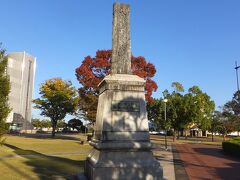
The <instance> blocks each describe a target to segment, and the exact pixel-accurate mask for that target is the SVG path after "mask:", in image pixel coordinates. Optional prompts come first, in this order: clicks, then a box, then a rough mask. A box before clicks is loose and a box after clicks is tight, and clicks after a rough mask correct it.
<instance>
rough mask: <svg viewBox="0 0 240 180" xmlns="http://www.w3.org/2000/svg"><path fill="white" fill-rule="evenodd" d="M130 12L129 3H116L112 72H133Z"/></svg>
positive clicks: (114, 10) (114, 8) (114, 7)
mask: <svg viewBox="0 0 240 180" xmlns="http://www.w3.org/2000/svg"><path fill="white" fill-rule="evenodd" d="M129 14H130V7H129V5H126V4H118V3H114V5H113V31H112V74H132V70H131V45H130V15H129Z"/></svg>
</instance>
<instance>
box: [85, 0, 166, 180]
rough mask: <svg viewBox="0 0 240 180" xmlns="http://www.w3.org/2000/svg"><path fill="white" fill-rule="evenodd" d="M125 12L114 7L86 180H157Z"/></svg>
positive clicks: (141, 81) (121, 6)
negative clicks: (107, 67)
mask: <svg viewBox="0 0 240 180" xmlns="http://www.w3.org/2000/svg"><path fill="white" fill-rule="evenodd" d="M129 13H130V8H129V5H126V4H118V3H115V4H114V5H113V34H112V36H113V39H112V68H111V72H112V73H111V74H110V75H108V76H106V77H105V78H104V79H103V81H102V82H101V83H100V84H99V89H100V95H99V100H98V109H97V118H96V125H95V131H94V137H93V140H92V141H91V142H90V144H91V145H92V146H93V151H92V152H91V153H90V154H89V156H88V158H87V161H86V167H85V173H86V175H87V177H88V179H91V180H92V179H94V180H112V179H122V180H128V179H133V180H137V179H148V180H151V179H162V168H161V167H160V165H159V163H158V162H157V161H156V160H155V159H154V157H153V154H152V152H151V147H152V146H151V143H150V139H149V129H148V120H147V112H146V102H145V93H144V91H145V89H144V85H145V80H144V79H142V78H140V77H138V76H136V75H132V72H131V48H130V27H129V24H130V20H129Z"/></svg>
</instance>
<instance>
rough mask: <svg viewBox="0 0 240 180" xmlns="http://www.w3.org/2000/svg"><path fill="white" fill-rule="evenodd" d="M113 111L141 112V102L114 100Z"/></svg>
mask: <svg viewBox="0 0 240 180" xmlns="http://www.w3.org/2000/svg"><path fill="white" fill-rule="evenodd" d="M112 111H122V112H139V111H140V104H139V102H137V101H113V102H112Z"/></svg>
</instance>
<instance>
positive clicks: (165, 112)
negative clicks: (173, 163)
mask: <svg viewBox="0 0 240 180" xmlns="http://www.w3.org/2000/svg"><path fill="white" fill-rule="evenodd" d="M163 102H164V119H165V149H166V150H167V149H168V148H167V102H168V100H167V99H164V100H163Z"/></svg>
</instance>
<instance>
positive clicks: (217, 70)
mask: <svg viewBox="0 0 240 180" xmlns="http://www.w3.org/2000/svg"><path fill="white" fill-rule="evenodd" d="M114 2H115V1H113V0H102V1H99V0H95V1H93V0H87V1H80V0H41V1H40V0H39V1H33V0H1V1H0V3H1V4H0V5H1V10H0V17H1V22H0V23H1V25H0V26H1V28H0V42H2V43H3V45H4V47H5V48H6V49H7V52H13V51H26V52H27V53H30V54H31V55H33V56H35V57H37V71H36V80H35V92H34V94H35V98H36V97H39V94H38V92H39V85H40V84H41V83H42V82H44V81H45V80H47V79H49V78H53V77H62V78H63V79H67V80H71V81H72V82H73V84H74V85H75V86H76V87H79V84H78V82H77V80H76V77H75V69H76V67H78V66H79V65H80V64H81V62H82V60H83V59H84V57H85V56H87V55H91V56H94V55H95V52H96V50H98V49H111V47H112V45H111V44H112V41H111V38H112V37H111V36H112V5H113V3H114ZM117 2H123V3H129V4H130V6H131V18H130V19H131V25H130V26H131V46H132V53H133V55H134V56H140V55H141V56H144V57H145V58H146V59H147V60H148V61H150V62H151V63H153V64H154V65H155V67H156V69H157V73H156V75H155V77H154V80H155V81H156V82H157V84H158V87H159V88H158V91H157V92H156V93H154V97H161V96H162V91H163V90H164V89H171V83H172V82H173V81H178V82H180V83H182V84H183V86H184V87H185V89H186V90H187V89H188V88H189V87H191V86H193V85H198V86H199V87H200V88H201V89H202V90H203V91H204V92H206V93H207V94H209V95H210V96H211V98H212V99H213V100H214V101H215V103H216V107H217V106H221V105H223V104H224V103H225V102H226V101H228V100H230V99H231V98H232V95H233V93H234V91H236V88H237V87H236V75H235V70H234V63H235V61H238V62H239V64H240V10H239V9H240V1H239V0H195V1H193V0H181V1H179V0H138V1H137V0H135V1H134V0H132V1H117ZM34 116H37V112H36V111H35V113H34Z"/></svg>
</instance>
